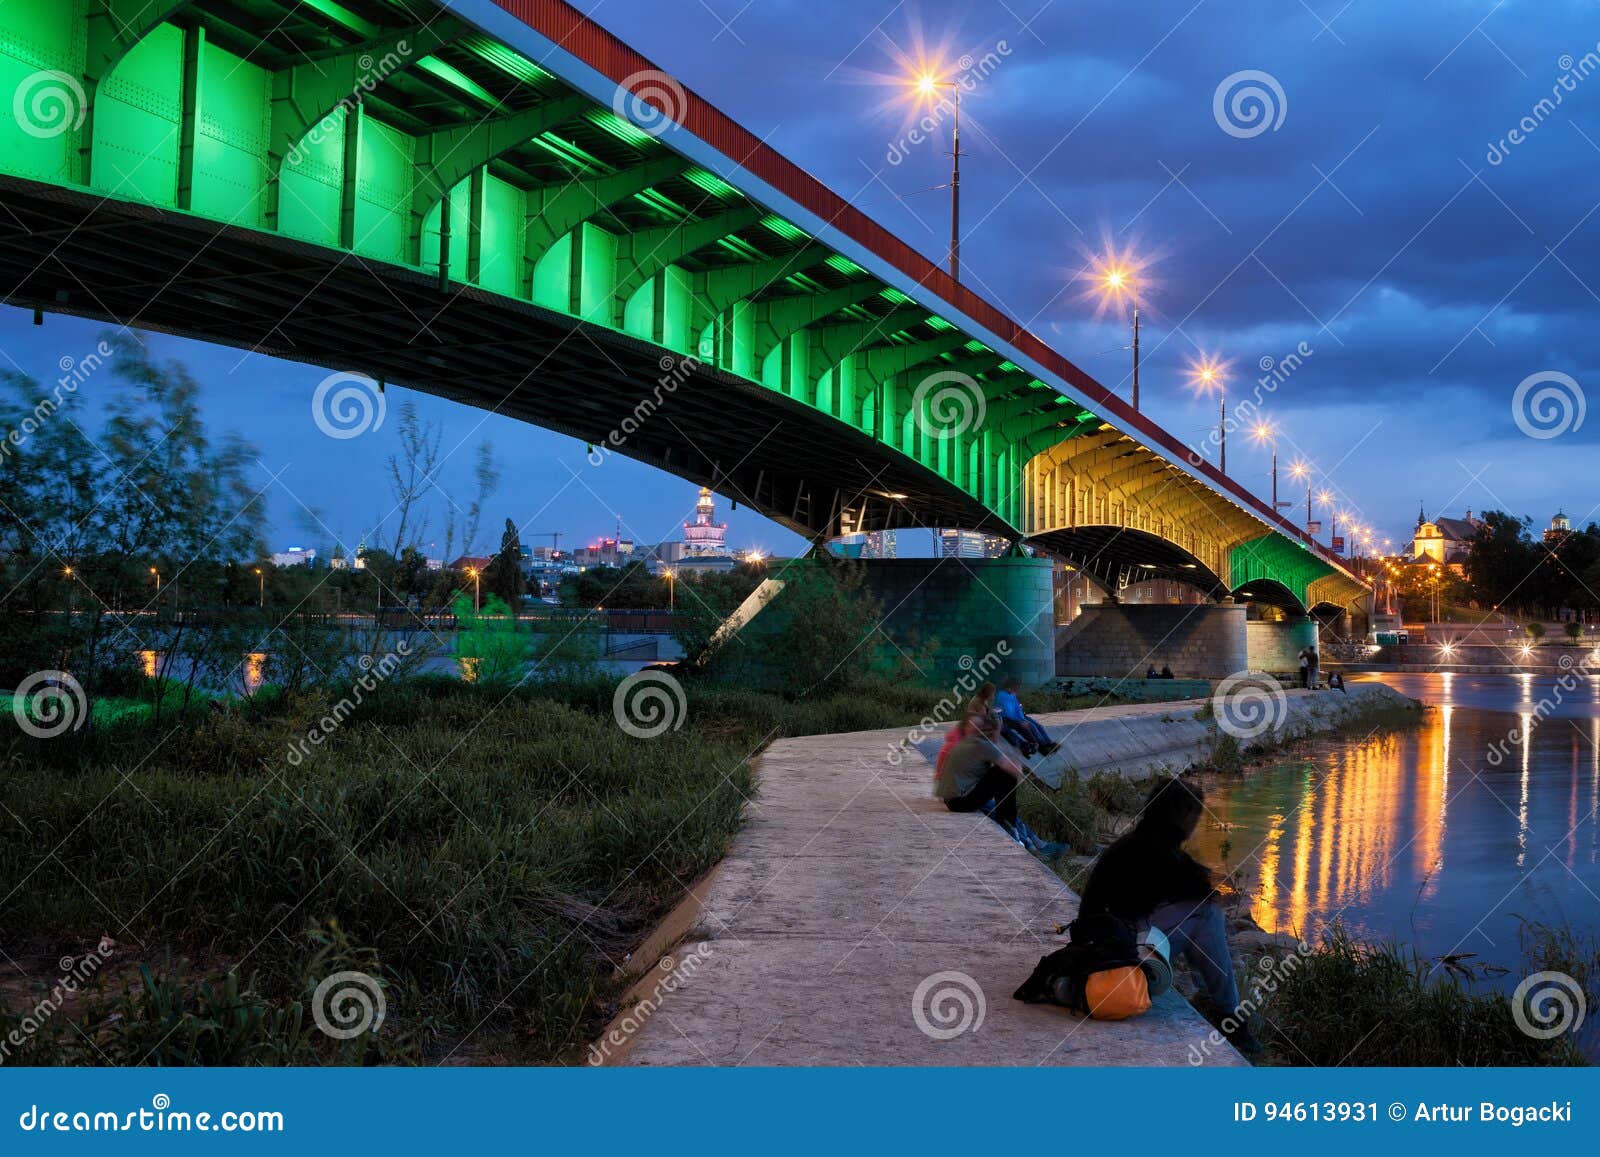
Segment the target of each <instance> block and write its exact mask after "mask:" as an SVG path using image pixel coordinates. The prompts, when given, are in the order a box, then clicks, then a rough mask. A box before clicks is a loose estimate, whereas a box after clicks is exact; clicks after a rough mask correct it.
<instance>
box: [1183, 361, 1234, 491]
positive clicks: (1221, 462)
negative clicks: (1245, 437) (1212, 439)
mask: <svg viewBox="0 0 1600 1157" xmlns="http://www.w3.org/2000/svg"><path fill="white" fill-rule="evenodd" d="M1227 368H1228V367H1227V365H1226V363H1224V362H1221V361H1219V360H1217V359H1216V358H1213V357H1202V358H1201V359H1200V360H1199V361H1197V362H1190V363H1189V381H1190V383H1191V384H1193V385H1194V387H1195V388H1196V389H1199V390H1216V391H1217V447H1218V448H1217V468H1218V469H1219V470H1221V471H1222V472H1223V473H1224V474H1226V473H1227V472H1228V376H1227Z"/></svg>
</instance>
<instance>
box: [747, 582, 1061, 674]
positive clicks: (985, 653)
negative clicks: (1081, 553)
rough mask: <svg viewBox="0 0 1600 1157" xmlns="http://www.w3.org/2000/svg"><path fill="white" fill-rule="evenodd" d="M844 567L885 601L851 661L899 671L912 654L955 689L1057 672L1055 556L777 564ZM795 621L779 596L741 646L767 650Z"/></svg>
mask: <svg viewBox="0 0 1600 1157" xmlns="http://www.w3.org/2000/svg"><path fill="white" fill-rule="evenodd" d="M836 567H849V568H852V569H854V570H856V571H857V572H858V573H860V574H861V576H862V579H863V587H864V588H865V591H866V592H867V593H868V594H870V595H871V596H872V597H873V598H875V599H876V600H877V601H878V602H879V603H880V604H881V608H882V610H881V620H880V622H879V624H878V629H877V631H876V632H874V633H873V635H872V636H871V637H869V638H868V639H866V640H865V641H864V642H863V644H862V646H861V648H860V650H859V651H858V653H857V655H856V656H855V657H854V658H853V660H852V661H859V663H860V664H861V665H867V666H871V667H872V668H874V669H877V670H880V671H893V670H896V669H900V668H902V667H903V665H904V663H905V662H906V660H907V659H910V660H912V661H913V662H914V663H915V664H916V668H915V673H914V678H915V679H916V681H917V682H919V683H923V684H926V685H928V686H933V687H941V688H947V689H948V688H952V687H956V686H958V684H965V683H968V682H970V683H972V685H973V686H976V684H977V683H978V682H982V681H983V680H985V679H988V680H993V681H996V682H998V681H999V680H1000V678H1001V677H1002V676H1004V675H1009V674H1014V675H1016V676H1017V677H1018V678H1020V679H1021V680H1022V682H1023V685H1024V686H1025V687H1036V686H1039V685H1040V684H1042V683H1045V682H1048V681H1049V680H1050V679H1052V678H1054V677H1055V673H1056V669H1055V668H1056V663H1055V616H1054V613H1053V604H1052V595H1053V582H1054V579H1053V575H1052V568H1053V563H1052V562H1051V560H1049V559H1045V558H1021V557H1019V558H995V559H955V558H945V559H936V558H891V559H863V560H859V561H850V562H842V561H841V562H832V561H830V562H825V563H819V562H818V561H817V560H815V559H798V560H796V561H794V562H792V563H787V564H785V565H784V566H782V567H780V568H776V569H774V571H773V573H772V577H773V578H775V579H779V580H781V581H784V582H785V583H790V582H796V581H805V579H806V577H807V576H808V575H814V574H815V573H816V572H817V571H818V570H819V569H826V570H832V569H833V568H836ZM789 621H790V618H789V612H788V610H787V609H786V607H785V601H784V597H783V595H782V594H781V593H780V594H779V595H778V596H777V597H775V598H774V599H773V600H772V604H771V606H770V607H769V608H768V609H766V610H764V611H762V613H761V614H760V615H758V616H757V617H756V618H755V619H753V620H751V622H750V624H749V625H748V626H746V627H745V628H744V630H742V631H741V632H740V634H739V640H740V643H742V644H743V645H744V647H754V648H757V649H759V647H760V645H761V640H762V639H763V638H764V637H767V636H769V635H770V634H772V633H775V632H777V631H778V630H781V629H783V628H784V627H785V626H786V625H787V624H788V623H789ZM732 646H735V647H738V646H739V644H738V643H735V644H732ZM741 649H742V648H741ZM780 674H781V673H780Z"/></svg>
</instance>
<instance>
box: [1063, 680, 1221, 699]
mask: <svg viewBox="0 0 1600 1157" xmlns="http://www.w3.org/2000/svg"><path fill="white" fill-rule="evenodd" d="M1045 689H1046V690H1049V691H1054V692H1058V693H1060V694H1062V695H1098V696H1100V697H1101V698H1103V699H1121V700H1123V701H1124V702H1128V703H1170V702H1172V701H1174V700H1177V699H1204V698H1205V697H1206V696H1208V695H1210V694H1211V680H1209V679H1116V678H1112V677H1111V676H1105V675H1101V676H1090V675H1083V676H1069V677H1064V678H1060V679H1053V680H1051V681H1050V682H1049V683H1047V684H1045Z"/></svg>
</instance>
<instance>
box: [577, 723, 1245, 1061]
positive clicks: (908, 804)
mask: <svg viewBox="0 0 1600 1157" xmlns="http://www.w3.org/2000/svg"><path fill="white" fill-rule="evenodd" d="M1166 706H1167V708H1168V709H1169V710H1170V709H1172V708H1175V707H1181V708H1182V709H1184V710H1192V709H1193V708H1194V707H1195V706H1197V705H1195V704H1171V705H1166ZM1117 710H1118V709H1116V708H1099V709H1097V712H1096V714H1097V715H1101V716H1104V715H1105V714H1106V713H1107V712H1113V713H1114V712H1115V711H1117ZM1126 710H1129V711H1131V712H1133V713H1134V714H1135V715H1144V714H1147V713H1148V712H1149V711H1150V708H1149V707H1148V706H1144V707H1131V708H1127V709H1126ZM1077 714H1078V713H1075V712H1066V713H1062V714H1059V715H1051V716H1045V717H1044V719H1045V721H1046V722H1047V723H1048V724H1050V725H1052V727H1054V728H1058V729H1059V728H1066V727H1070V725H1071V721H1072V718H1073V716H1075V715H1077ZM905 738H906V733H905V731H904V729H895V730H889V731H876V732H857V733H854V734H847V735H824V736H814V737H807V738H802V739H785V740H781V741H779V742H777V743H774V744H773V745H772V746H771V747H770V748H769V749H768V750H767V751H766V753H765V754H764V755H763V756H762V757H761V759H760V762H759V766H758V780H757V783H758V794H757V796H756V798H755V799H753V800H752V801H751V802H750V804H749V807H748V816H747V822H746V825H745V828H744V830H743V831H742V832H741V833H740V834H739V836H738V837H737V839H736V840H735V843H734V846H733V849H732V851H731V852H730V854H729V855H728V857H727V858H726V859H725V860H724V861H723V863H722V864H721V866H720V867H719V868H718V869H717V871H716V872H715V874H714V875H713V876H712V877H711V878H710V879H709V880H708V881H705V882H704V883H703V885H702V886H701V887H700V888H699V889H697V891H698V892H699V893H700V895H699V899H698V902H697V904H696V905H695V906H694V908H693V910H691V911H685V912H681V913H680V919H679V924H678V929H679V930H680V931H683V932H685V933H686V935H685V937H684V939H682V941H681V943H679V944H678V946H677V948H676V949H675V950H674V952H673V954H672V959H671V960H669V961H664V962H663V963H662V964H659V965H658V964H656V962H655V961H654V960H649V961H648V962H645V961H641V964H642V965H643V968H642V973H643V975H642V979H641V980H640V981H639V983H638V984H637V985H636V986H635V988H634V991H633V993H632V997H631V1000H630V1004H629V1006H628V1007H625V1008H624V1010H623V1011H622V1013H621V1014H620V1015H619V1016H618V1017H617V1019H616V1020H615V1021H614V1022H613V1024H612V1025H611V1027H610V1029H609V1030H608V1033H607V1036H606V1037H604V1038H602V1040H601V1041H600V1042H599V1043H598V1045H597V1048H598V1049H599V1050H600V1054H599V1055H600V1056H603V1058H604V1060H605V1061H606V1062H607V1063H620V1064H631V1065H860V1064H868V1065H1022V1066H1034V1065H1189V1064H1191V1063H1195V1061H1196V1060H1198V1061H1199V1062H1200V1063H1203V1064H1207V1065H1242V1064H1244V1063H1245V1062H1244V1061H1243V1059H1242V1058H1241V1057H1240V1056H1239V1055H1238V1054H1237V1053H1236V1052H1235V1051H1234V1050H1233V1049H1232V1048H1231V1047H1230V1046H1228V1045H1227V1044H1226V1043H1223V1042H1220V1040H1218V1041H1215V1042H1213V1040H1212V1032H1211V1028H1210V1026H1209V1025H1208V1024H1206V1022H1205V1021H1204V1020H1202V1019H1201V1017H1200V1016H1199V1014H1198V1013H1196V1012H1195V1011H1194V1010H1193V1009H1192V1008H1191V1007H1190V1006H1189V1004H1188V1003H1187V1002H1186V1001H1184V999H1183V998H1182V997H1181V996H1179V995H1178V994H1177V993H1176V992H1168V993H1166V994H1165V995H1163V996H1162V997H1160V998H1159V999H1158V1000H1157V1001H1156V1002H1155V1006H1154V1007H1153V1008H1152V1009H1151V1010H1150V1011H1149V1012H1148V1013H1147V1014H1145V1015H1144V1016H1142V1017H1138V1018H1136V1019H1133V1020H1129V1021H1122V1022H1117V1023H1108V1022H1098V1021H1091V1020H1087V1019H1080V1018H1079V1017H1077V1016H1075V1015H1074V1014H1072V1013H1070V1012H1068V1011H1066V1010H1065V1009H1061V1008H1056V1007H1053V1006H1049V1005H1028V1004H1023V1003H1021V1002H1019V1001H1016V1000H1013V999H1012V997H1011V994H1012V992H1013V991H1014V990H1015V989H1016V988H1017V986H1018V985H1019V984H1021V983H1022V981H1023V980H1025V979H1026V978H1027V976H1028V974H1029V972H1030V971H1032V969H1033V966H1034V964H1035V963H1036V962H1037V961H1038V959H1039V957H1040V956H1042V955H1044V954H1046V953H1048V952H1051V951H1053V950H1054V949H1056V948H1058V947H1060V946H1061V945H1063V944H1064V943H1065V942H1066V938H1065V936H1063V935H1059V934H1058V933H1057V931H1056V930H1057V928H1058V926H1064V925H1065V924H1067V923H1068V922H1069V921H1070V920H1072V919H1073V917H1074V916H1075V915H1076V913H1077V907H1078V900H1077V897H1076V896H1075V895H1074V894H1073V893H1072V891H1071V890H1070V889H1068V888H1067V887H1066V885H1065V884H1063V883H1062V882H1061V880H1060V879H1059V878H1058V877H1057V876H1056V875H1055V873H1054V872H1052V871H1051V870H1050V869H1049V868H1048V867H1046V866H1045V865H1044V864H1043V863H1041V862H1040V861H1039V860H1037V859H1035V858H1034V857H1033V856H1031V855H1029V854H1028V853H1027V852H1025V851H1023V850H1022V849H1021V848H1020V847H1018V846H1017V845H1016V844H1015V843H1013V842H1012V841H1011V840H1010V839H1008V838H1007V837H1006V836H1005V835H1004V833H1002V832H1001V831H1000V829H999V828H998V827H997V826H996V825H995V824H994V823H992V822H990V821H989V820H988V819H985V818H984V817H982V816H974V815H957V814H952V813H950V812H948V811H946V810H945V808H944V806H943V805H942V804H941V803H939V802H938V801H937V800H935V799H933V798H932V793H931V784H932V769H931V767H930V766H929V764H928V763H927V761H926V760H925V759H923V758H922V757H921V756H920V755H918V754H917V753H916V752H915V751H912V750H910V749H908V748H903V747H901V746H900V744H901V741H902V740H904V739H905ZM892 751H893V752H897V753H898V754H897V755H891V752H892ZM669 935H674V934H672V933H669ZM674 938H675V935H674ZM650 955H651V956H657V955H659V949H658V950H657V951H656V952H652V953H650ZM596 1059H598V1057H597V1058H596Z"/></svg>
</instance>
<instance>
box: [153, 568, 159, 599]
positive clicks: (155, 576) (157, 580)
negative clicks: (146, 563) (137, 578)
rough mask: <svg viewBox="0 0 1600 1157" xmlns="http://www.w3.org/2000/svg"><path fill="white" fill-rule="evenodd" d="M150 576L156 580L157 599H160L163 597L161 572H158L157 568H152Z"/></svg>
mask: <svg viewBox="0 0 1600 1157" xmlns="http://www.w3.org/2000/svg"><path fill="white" fill-rule="evenodd" d="M150 574H151V575H152V576H153V577H154V578H155V580H156V597H157V598H160V597H161V572H160V571H158V570H157V569H156V568H155V567H151V568H150Z"/></svg>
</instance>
